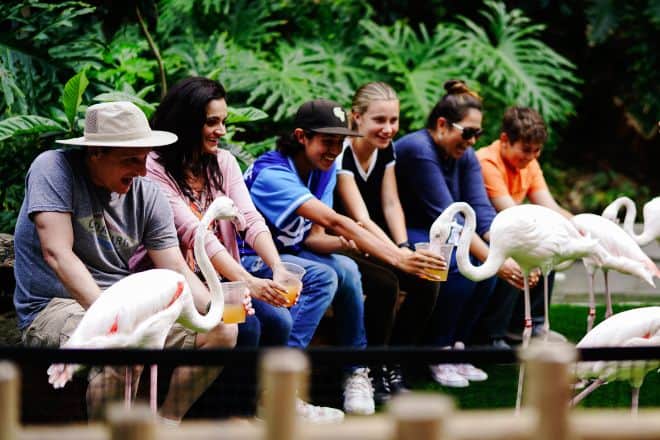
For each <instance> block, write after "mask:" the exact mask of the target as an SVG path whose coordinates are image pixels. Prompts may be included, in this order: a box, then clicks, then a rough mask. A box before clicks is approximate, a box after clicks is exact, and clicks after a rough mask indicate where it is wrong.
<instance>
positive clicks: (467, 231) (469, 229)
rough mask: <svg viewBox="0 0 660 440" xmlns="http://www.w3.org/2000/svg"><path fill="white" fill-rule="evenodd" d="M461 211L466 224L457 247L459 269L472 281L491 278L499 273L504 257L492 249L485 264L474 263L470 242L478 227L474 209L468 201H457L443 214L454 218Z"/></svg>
mask: <svg viewBox="0 0 660 440" xmlns="http://www.w3.org/2000/svg"><path fill="white" fill-rule="evenodd" d="M459 212H460V213H461V214H463V217H465V225H464V226H463V231H462V232H461V236H460V238H459V239H458V248H457V249H456V263H457V264H458V269H459V270H460V272H461V273H462V274H463V275H464V276H465V277H466V278H468V279H470V280H472V281H481V280H484V279H486V278H490V277H492V276H493V275H495V274H496V273H497V271H498V270H499V268H500V266H501V265H502V263H503V262H504V258H503V257H502V256H501V255H500V253H498V252H493V251H492V250H491V251H489V252H488V258H486V261H484V262H483V264H481V265H479V266H475V265H473V264H472V262H471V261H470V242H471V241H472V234H473V233H474V231H475V229H476V216H475V214H474V210H473V209H472V207H471V206H470V205H468V204H467V203H464V202H457V203H453V204H451V205H449V207H448V208H447V209H445V211H444V212H443V215H444V214H445V213H447V216H448V217H449V218H452V217H453V216H454V215H456V214H457V213H459Z"/></svg>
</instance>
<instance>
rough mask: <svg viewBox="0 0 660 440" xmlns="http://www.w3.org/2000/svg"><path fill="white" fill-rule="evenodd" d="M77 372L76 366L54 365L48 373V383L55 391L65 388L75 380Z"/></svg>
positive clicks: (49, 368)
mask: <svg viewBox="0 0 660 440" xmlns="http://www.w3.org/2000/svg"><path fill="white" fill-rule="evenodd" d="M75 370H76V368H75V366H74V365H70V364H52V365H51V366H50V367H48V370H47V371H46V373H47V374H48V383H49V384H51V385H53V388H55V389H59V388H63V387H64V385H66V383H67V382H69V381H70V380H71V379H72V378H73V373H74V371H75Z"/></svg>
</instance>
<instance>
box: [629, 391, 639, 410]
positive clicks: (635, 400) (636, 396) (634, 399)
mask: <svg viewBox="0 0 660 440" xmlns="http://www.w3.org/2000/svg"><path fill="white" fill-rule="evenodd" d="M638 410H639V387H632V402H631V404H630V412H631V413H632V414H634V415H637V412H638Z"/></svg>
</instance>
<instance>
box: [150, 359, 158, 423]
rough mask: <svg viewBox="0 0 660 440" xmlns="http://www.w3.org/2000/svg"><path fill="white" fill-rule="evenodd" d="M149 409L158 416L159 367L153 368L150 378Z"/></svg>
mask: <svg viewBox="0 0 660 440" xmlns="http://www.w3.org/2000/svg"><path fill="white" fill-rule="evenodd" d="M149 407H150V408H151V411H152V412H153V413H154V414H156V413H157V412H158V365H156V364H154V365H152V366H151V371H150V377H149Z"/></svg>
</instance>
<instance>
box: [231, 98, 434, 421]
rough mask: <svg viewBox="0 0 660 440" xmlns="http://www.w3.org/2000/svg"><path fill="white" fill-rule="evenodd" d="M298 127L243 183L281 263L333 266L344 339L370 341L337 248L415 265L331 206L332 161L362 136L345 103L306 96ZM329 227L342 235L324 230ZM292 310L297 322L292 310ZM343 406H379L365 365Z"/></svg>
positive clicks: (350, 268) (346, 262) (358, 290)
mask: <svg viewBox="0 0 660 440" xmlns="http://www.w3.org/2000/svg"><path fill="white" fill-rule="evenodd" d="M294 127H295V128H294V130H293V131H292V132H291V133H290V134H289V135H288V136H284V137H281V138H280V139H279V140H278V143H277V147H278V149H277V151H271V152H268V153H266V154H264V155H262V156H261V157H259V159H257V160H256V161H255V162H254V164H253V165H252V166H251V167H250V168H249V169H248V170H247V171H246V173H245V180H246V184H247V187H248V189H249V191H250V195H251V196H252V200H253V201H254V204H255V206H256V207H257V209H258V210H259V211H261V213H262V215H263V216H264V218H265V219H266V223H267V224H268V226H269V228H270V230H271V233H272V235H273V239H274V240H275V243H276V245H277V246H278V250H279V251H280V254H281V258H282V261H293V260H292V259H296V260H295V261H296V262H297V263H298V264H300V265H302V266H303V267H305V264H308V262H315V264H319V263H321V264H324V265H327V266H328V267H330V268H332V270H333V272H334V276H335V277H336V280H337V289H336V294H335V298H334V301H333V307H334V311H335V316H336V318H337V332H338V340H339V343H340V344H341V345H345V346H350V347H365V346H366V344H367V340H366V335H365V330H364V305H363V297H362V296H363V292H362V284H361V276H360V272H359V271H358V269H357V265H356V264H355V262H354V261H353V260H352V259H350V258H349V257H346V256H344V255H340V254H338V253H337V252H341V251H348V250H357V249H359V250H361V251H362V252H366V253H369V254H371V255H373V256H375V257H377V258H380V259H381V260H384V261H386V262H387V263H389V264H391V265H393V266H395V267H399V268H402V270H405V271H415V270H416V268H415V267H411V265H412V264H414V263H412V262H411V260H410V259H406V258H405V255H404V254H403V253H399V252H394V251H392V250H390V249H385V248H384V247H383V246H382V245H381V244H380V241H379V240H378V238H376V237H375V236H374V235H373V234H371V233H370V232H369V231H367V230H366V229H364V228H362V227H361V226H360V225H358V224H357V223H356V222H354V221H353V220H351V219H350V218H349V217H346V216H343V215H340V214H338V213H337V212H335V211H334V210H333V209H332V208H331V206H332V194H333V190H334V187H335V181H336V177H335V159H336V158H337V156H338V155H339V153H341V150H342V142H343V140H344V137H346V136H359V134H358V133H357V132H353V131H351V130H349V129H348V118H347V116H346V113H345V112H344V110H343V109H342V107H341V106H340V105H339V104H337V103H336V102H333V101H328V100H322V99H319V100H314V101H309V102H306V103H305V104H303V105H302V106H301V107H300V108H299V109H298V112H297V113H296V117H295V121H294ZM326 229H328V230H331V231H332V232H334V233H335V234H337V235H330V234H327V233H326ZM242 262H243V264H244V266H246V267H247V268H248V270H251V268H254V267H253V265H254V264H257V265H258V264H259V258H258V257H256V256H253V255H244V256H243V258H242ZM419 270H420V271H421V270H422V269H419ZM303 289H304V286H303ZM304 302H305V293H304V290H303V293H302V295H301V297H300V300H299V302H298V305H296V306H295V307H298V308H299V309H302V310H299V312H298V313H304ZM292 315H293V317H294V320H295V319H296V316H295V314H294V311H293V310H292ZM303 319H304V318H303ZM344 409H345V410H346V411H347V412H349V413H354V414H371V413H373V412H374V401H373V389H372V386H371V383H370V380H369V377H368V370H367V369H366V368H361V367H353V368H351V371H350V374H348V376H347V379H346V382H345V385H344Z"/></svg>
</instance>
